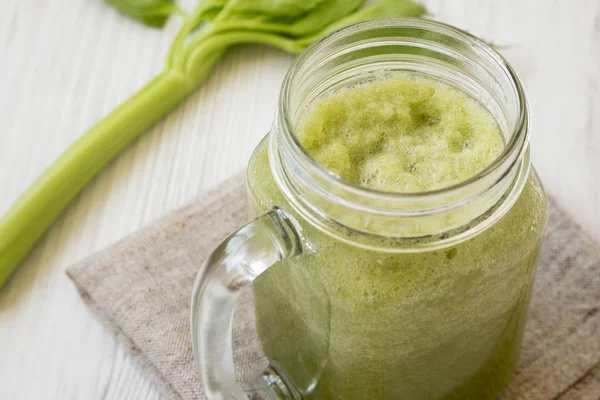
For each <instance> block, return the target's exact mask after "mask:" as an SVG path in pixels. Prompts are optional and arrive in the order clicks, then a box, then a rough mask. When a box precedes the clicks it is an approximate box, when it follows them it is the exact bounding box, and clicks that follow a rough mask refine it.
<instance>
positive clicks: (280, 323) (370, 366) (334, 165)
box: [248, 74, 546, 400]
mask: <svg viewBox="0 0 600 400" xmlns="http://www.w3.org/2000/svg"><path fill="white" fill-rule="evenodd" d="M297 134H298V137H299V139H300V141H301V143H302V144H303V146H304V147H305V148H306V149H307V150H308V152H309V153H310V154H311V155H312V156H313V157H314V158H315V159H316V160H317V162H319V163H320V164H321V165H323V166H324V167H325V168H327V169H329V170H330V171H332V172H333V173H335V174H337V175H339V176H340V177H342V178H343V179H346V180H348V181H350V182H353V183H355V184H357V185H362V186H366V187H370V188H374V189H377V190H383V191H392V192H421V191H428V190H433V189H439V188H443V187H447V186H450V185H453V184H455V183H458V182H461V181H463V180H465V179H468V178H469V177H471V176H473V175H475V174H477V173H478V172H479V171H481V170H482V169H483V168H485V167H486V166H487V165H489V164H490V163H491V162H492V161H493V160H494V159H495V158H496V157H497V156H498V155H499V154H500V152H501V151H502V146H503V142H502V139H501V136H500V134H499V129H498V126H497V124H496V123H495V121H494V119H493V118H492V116H491V115H490V113H489V112H488V111H487V110H485V109H484V108H483V107H482V106H481V105H480V104H479V103H477V102H476V101H475V100H473V99H471V98H469V97H468V96H466V95H465V94H464V93H463V92H461V91H459V90H457V89H455V88H453V87H451V86H448V85H446V84H443V83H441V82H438V81H436V80H433V79H430V78H426V77H418V76H412V75H406V74H395V75H392V76H389V77H388V78H386V79H380V80H376V81H374V82H371V83H368V84H364V85H360V86H355V87H352V88H346V89H343V90H340V91H338V92H336V93H333V94H330V95H328V96H326V97H323V98H320V99H317V100H316V101H314V102H313V104H312V105H311V107H310V108H309V109H308V110H307V112H306V113H305V114H304V115H303V117H302V118H301V119H300V120H299V121H298V124H297ZM248 171H249V172H248V183H249V187H250V191H249V193H250V204H251V210H252V213H253V214H254V215H258V214H262V213H264V212H265V211H267V210H270V209H272V207H273V206H275V205H277V206H280V207H282V208H283V209H285V210H286V211H287V212H290V213H291V214H293V215H294V216H295V217H296V218H297V219H298V221H299V223H300V224H301V225H302V229H303V236H305V237H306V238H307V240H309V241H310V242H311V243H312V246H313V247H314V252H311V253H309V254H304V255H302V256H299V257H294V258H290V259H286V260H284V261H283V262H280V263H279V264H277V265H275V266H273V267H271V268H270V269H269V270H267V271H266V272H265V273H264V274H262V275H261V276H260V277H259V278H258V279H257V280H256V281H255V284H254V297H255V304H256V316H257V328H258V333H259V335H260V338H261V341H262V343H263V348H264V351H265V353H266V354H267V356H269V358H270V359H271V360H272V361H273V362H274V364H275V365H276V366H277V368H278V369H280V370H281V371H283V372H284V373H285V374H286V375H287V376H288V377H289V378H290V380H291V381H292V382H293V383H294V385H295V386H296V387H297V388H298V389H300V391H301V392H302V396H303V398H304V399H320V400H328V399H340V400H342V399H344V400H352V399H373V400H377V399H411V400H415V399H416V400H420V399H423V400H435V399H457V400H458V399H461V400H464V399H478V400H482V399H493V398H495V397H496V396H497V395H498V394H500V392H501V391H502V389H503V388H504V387H505V386H506V384H507V383H508V382H509V380H510V378H511V376H512V374H513V373H514V369H515V365H516V362H517V357H518V352H519V347H520V341H521V336H522V332H523V327H524V322H525V318H526V314H527V308H528V302H529V296H530V293H531V287H532V283H533V277H534V272H535V266H536V260H537V256H538V253H539V245H540V241H541V237H542V234H543V230H544V226H545V221H546V200H545V196H544V194H543V190H542V189H541V186H540V183H539V181H538V180H537V177H536V176H535V174H531V176H530V177H529V180H528V183H527V185H526V186H525V188H524V190H523V192H522V193H521V195H520V197H519V199H518V200H517V202H516V203H515V204H514V206H513V207H512V208H511V209H510V211H509V212H508V213H507V214H506V215H504V216H503V217H502V218H501V219H500V220H499V221H498V222H496V223H495V224H494V225H493V226H492V227H491V228H489V229H487V230H485V231H483V232H482V233H480V234H478V235H476V236H474V237H472V238H471V239H468V240H467V241H464V242H462V243H460V244H458V245H456V246H454V247H450V248H445V249H441V250H436V251H423V252H417V253H384V252H378V251H374V250H366V249H362V248H358V247H354V246H352V245H350V244H347V243H344V242H342V241H340V240H337V239H335V238H333V237H331V236H329V235H327V234H326V233H323V232H321V231H318V230H317V229H316V228H314V227H312V226H311V225H310V224H309V223H308V222H306V221H305V220H303V219H302V217H300V216H299V215H297V214H295V213H294V211H293V210H292V209H291V207H290V206H289V204H288V203H287V201H286V200H285V198H284V196H283V195H282V194H281V192H280V191H279V189H278V188H277V186H276V184H275V182H274V180H273V176H272V175H271V173H270V166H269V160H268V155H267V146H266V142H265V141H263V143H262V144H261V145H260V146H259V148H258V149H257V151H256V153H255V154H254V156H253V158H252V160H251V162H250V166H249V170H248Z"/></svg>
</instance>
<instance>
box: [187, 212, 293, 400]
mask: <svg viewBox="0 0 600 400" xmlns="http://www.w3.org/2000/svg"><path fill="white" fill-rule="evenodd" d="M297 231H298V230H297V229H296V228H295V227H294V224H293V223H292V221H291V220H290V218H289V217H288V216H287V215H286V214H285V213H284V212H283V210H281V209H278V208H275V209H274V210H273V211H270V212H268V213H266V214H264V215H262V216H261V217H259V218H257V219H255V220H253V221H251V222H249V223H248V224H246V225H244V226H243V227H242V228H240V229H239V230H238V231H237V232H235V233H233V234H231V235H230V236H229V237H228V238H227V239H225V240H224V241H223V242H222V243H221V244H220V245H219V246H218V247H217V248H216V249H215V250H214V251H213V253H212V254H211V255H210V256H209V257H208V258H207V259H206V261H205V262H204V264H203V265H202V268H200V271H199V272H198V275H197V276H196V281H195V282H194V289H193V292H192V308H191V324H192V326H191V332H192V345H193V348H194V357H195V360H196V368H197V370H198V372H199V374H200V379H201V381H202V385H203V390H204V394H205V395H206V397H207V398H208V399H209V400H247V399H249V397H248V395H247V394H246V393H245V392H244V391H243V390H242V389H241V388H239V386H238V385H237V383H236V381H235V375H234V366H233V352H232V325H233V313H234V309H235V304H236V302H237V299H238V297H239V295H240V294H241V292H242V290H243V289H245V288H247V287H248V286H250V285H251V284H252V281H254V279H256V278H257V277H258V276H259V275H260V274H261V273H263V272H264V271H266V270H267V269H268V268H269V267H270V266H272V265H274V264H275V263H277V262H278V261H281V260H283V259H284V258H287V257H290V256H295V255H298V254H301V252H302V245H301V240H300V235H299V234H298V233H297ZM266 381H267V382H268V383H269V385H268V386H267V387H266V388H265V389H264V392H261V393H260V395H261V397H259V398H264V399H295V398H296V396H295V394H294V393H295V392H294V391H293V389H290V388H289V387H288V386H287V385H286V384H285V383H284V382H283V381H282V380H281V379H280V378H279V377H278V376H276V375H268V376H266ZM257 394H259V393H256V392H253V399H255V398H256V395H257Z"/></svg>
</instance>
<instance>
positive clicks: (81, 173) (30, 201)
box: [0, 0, 425, 287]
mask: <svg viewBox="0 0 600 400" xmlns="http://www.w3.org/2000/svg"><path fill="white" fill-rule="evenodd" d="M109 2H110V3H111V4H114V5H115V6H118V7H117V8H119V9H120V10H121V11H123V12H125V13H126V14H128V15H131V16H132V17H135V18H141V19H142V20H144V21H145V22H146V23H156V22H160V21H162V19H161V20H160V21H159V20H156V19H155V17H158V18H163V16H164V15H168V13H169V12H171V11H177V10H178V9H176V7H175V6H174V5H172V4H171V1H170V0H156V1H154V2H151V3H146V2H138V1H135V0H109ZM361 3H362V0H327V1H318V0H314V1H307V0H287V1H286V2H274V1H272V0H255V1H253V2H247V1H245V0H204V1H203V2H202V3H200V5H199V6H198V8H197V9H196V10H195V11H194V12H193V13H192V14H190V15H188V16H187V17H186V19H185V21H184V24H183V26H182V28H181V30H180V32H179V33H178V35H177V37H176V38H175V40H174V42H173V45H172V47H171V52H170V53H169V56H168V57H167V63H166V66H165V70H164V72H162V73H161V74H160V75H158V76H157V77H156V78H154V79H153V80H152V81H151V82H150V83H148V84H147V85H146V86H145V87H144V88H143V89H141V90H140V91H139V92H138V93H136V94H135V95H134V96H133V97H131V98H130V99H129V100H127V101H126V102H124V103H123V104H121V105H120V106H119V107H118V108H117V109H115V110H114V111H113V112H112V113H110V114H109V115H108V116H107V117H106V118H105V119H104V120H102V121H100V122H99V123H98V124H97V125H96V126H94V127H93V128H92V129H90V130H89V131H88V132H87V133H86V134H85V135H84V136H82V137H81V138H80V139H79V140H77V141H76V142H75V143H74V144H73V145H71V147H70V148H69V149H67V150H66V151H65V152H64V153H63V154H62V155H61V156H60V158H59V159H58V160H56V161H55V162H54V164H53V165H52V166H50V168H48V169H47V170H46V172H44V173H43V175H42V176H40V177H39V178H38V179H37V181H36V182H35V183H34V184H33V185H32V186H31V187H30V188H29V189H28V190H27V191H26V192H25V193H24V194H23V195H22V196H21V198H19V199H18V200H17V202H16V203H15V205H13V206H12V208H11V209H9V210H8V213H7V214H6V215H5V216H4V217H3V218H2V219H0V287H2V285H3V284H4V282H5V281H6V280H7V279H8V277H9V276H10V275H11V273H12V272H13V271H14V269H15V268H16V266H17V265H18V264H19V262H20V261H21V260H22V259H23V258H25V256H26V255H27V253H28V252H29V250H30V249H31V248H32V247H33V245H34V244H35V243H36V242H37V241H38V240H39V238H40V237H41V236H42V235H43V234H44V232H45V231H46V230H47V229H48V228H49V227H50V225H52V223H53V222H54V221H55V220H56V218H58V216H59V215H60V213H61V212H62V210H64V209H65V208H66V206H67V205H68V204H69V202H71V200H73V198H74V197H75V196H76V195H77V194H78V193H79V191H80V190H81V189H82V188H83V187H84V186H85V184H86V183H87V182H88V181H89V180H90V179H91V178H92V177H93V176H94V175H96V173H98V171H100V169H101V168H102V167H103V166H104V165H106V164H107V163H108V162H109V161H110V160H112V159H113V158H114V157H116V155H117V154H118V153H119V152H120V151H121V150H123V149H124V148H125V147H126V146H127V145H128V144H129V143H131V142H132V141H133V140H134V139H135V138H136V137H137V136H138V135H140V134H141V133H142V132H144V131H145V130H146V129H147V128H148V127H150V126H151V125H152V124H154V123H155V122H157V121H158V120H160V119H161V118H162V117H163V116H165V115H166V114H167V113H168V112H170V111H171V110H172V109H173V108H175V107H176V106H177V105H178V104H179V103H181V102H182V101H183V99H185V98H186V97H187V96H188V95H189V94H191V93H192V92H193V91H194V90H195V89H196V88H198V87H199V86H200V84H201V83H202V82H203V81H204V79H205V78H206V76H207V75H208V73H209V72H210V71H211V70H212V68H213V67H214V65H215V64H216V63H217V62H218V60H219V59H220V58H221V57H222V56H223V54H224V53H225V51H226V50H227V49H228V48H229V47H231V46H233V45H236V44H241V43H250V42H251V43H261V44H267V45H270V46H273V47H277V48H279V49H282V50H284V51H287V52H290V53H299V52H301V51H302V50H303V49H304V48H305V47H306V46H308V45H309V44H310V43H312V42H313V41H315V40H317V39H319V38H320V37H322V36H323V35H325V34H327V33H329V32H331V30H333V29H336V28H339V27H341V26H343V25H346V24H349V23H354V22H358V21H361V20H364V19H369V18H378V17H391V16H402V15H406V16H420V15H422V14H423V13H424V12H425V8H423V7H422V6H420V5H417V4H416V3H413V2H412V1H411V0H380V1H379V2H377V3H375V4H373V5H370V6H367V7H364V8H361V9H358V10H356V8H357V7H358V6H359V5H360V4H361ZM249 7H254V9H253V10H251V9H250V8H249ZM171 8H172V10H171ZM169 10H170V11H169ZM251 11H252V12H251ZM146 17H151V18H150V20H147V19H145V18H146ZM161 23H162V22H161Z"/></svg>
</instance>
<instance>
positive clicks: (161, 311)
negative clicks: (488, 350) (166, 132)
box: [67, 175, 600, 400]
mask: <svg viewBox="0 0 600 400" xmlns="http://www.w3.org/2000/svg"><path fill="white" fill-rule="evenodd" d="M245 196H246V191H245V187H244V179H243V177H242V176H241V175H239V176H236V177H234V178H232V179H230V180H229V181H227V182H225V183H223V184H221V185H220V186H219V187H217V188H216V189H214V190H212V191H210V192H209V193H208V194H206V195H205V196H203V197H202V198H200V199H199V200H198V201H196V202H194V203H192V204H190V205H188V206H186V207H183V208H181V209H179V210H177V211H175V212H173V213H171V214H169V215H167V216H166V217H164V218H162V219H160V220H159V221H157V222H155V223H154V224H152V225H150V226H148V227H146V228H145V229H142V230H141V231H139V232H137V233H135V234H133V235H131V236H130V237H127V238H125V239H123V240H122V241H120V242H118V243H116V244H115V245H113V246H111V247H109V248H107V249H105V250H103V251H101V252H99V253H98V254H95V255H92V256H91V257H89V258H87V259H86V260H84V261H82V262H80V263H79V264H78V265H75V266H73V267H72V268H69V269H68V271H67V273H68V274H69V276H70V277H71V279H72V280H73V282H74V283H75V284H76V285H77V287H78V289H79V290H80V292H81V295H82V297H83V298H84V299H85V300H86V301H88V302H89V304H90V305H91V306H92V307H94V308H95V309H96V310H97V311H99V312H100V313H101V314H102V315H103V316H104V317H105V319H106V320H107V321H108V322H109V324H110V326H111V329H114V330H115V331H116V332H118V333H119V334H120V336H121V337H122V338H123V340H124V343H125V345H126V346H127V349H128V350H129V351H130V353H131V354H132V355H133V356H134V357H136V358H137V359H138V361H139V364H140V365H141V366H142V367H143V368H145V370H146V371H147V372H148V374H150V375H152V376H153V377H154V378H155V379H156V382H157V384H158V385H159V386H160V388H161V389H162V390H163V392H164V393H165V395H166V397H168V398H175V399H186V400H187V399H203V398H204V396H203V394H202V390H201V388H200V384H199V382H198V378H197V377H196V371H195V368H194V363H193V354H192V348H191V341H190V331H189V314H190V312H189V306H190V294H191V288H192V283H193V281H194V277H195V275H196V272H197V270H198V268H199V266H200V265H201V264H202V261H203V260H204V258H205V257H206V255H207V254H209V252H210V251H211V250H212V249H213V248H214V247H215V245H216V244H217V243H218V242H220V241H221V240H222V239H223V238H224V237H225V236H226V235H227V234H228V233H230V232H231V231H233V230H234V229H236V228H237V227H238V226H239V225H241V224H242V223H243V222H244V221H246V219H247V215H246V197H245ZM252 314H253V313H252V298H251V296H250V295H246V297H245V299H244V302H243V303H242V304H240V305H239V306H238V310H237V317H236V324H235V325H236V328H235V332H234V343H235V350H234V352H235V356H236V357H235V358H236V364H237V367H238V372H239V374H241V378H242V380H243V378H244V376H243V375H244V374H246V375H248V376H250V375H252V374H253V373H254V370H256V369H260V368H262V366H264V365H262V364H261V363H264V359H262V355H261V354H260V346H259V345H258V344H257V341H256V337H255V334H254V332H253V331H252V329H250V326H251V324H252V318H253V315H252ZM503 399H526V400H538V399H540V400H547V399H561V400H575V399H577V400H598V399H600V252H599V251H598V246H597V245H596V244H595V243H594V242H593V241H592V240H591V239H590V238H589V237H588V236H586V234H585V233H584V232H582V231H581V229H580V228H579V227H577V226H576V225H575V224H574V223H573V222H572V221H571V220H570V219H569V217H567V216H566V215H565V214H564V213H562V212H561V211H559V210H558V209H557V207H556V205H555V204H553V203H552V202H551V204H550V217H549V223H548V229H547V233H546V238H545V242H544V248H543V251H542V256H541V260H540V267H539V272H538V276H537V281H536V286H535V292H534V296H533V300H532V306H531V312H530V314H529V321H528V324H527V331H526V337H525V342H524V348H523V351H522V356H521V361H520V367H519V371H518V373H517V375H516V377H515V378H514V380H513V382H512V384H511V385H510V387H509V388H508V389H507V391H506V392H505V394H504V396H503Z"/></svg>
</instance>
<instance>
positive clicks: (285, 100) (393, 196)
mask: <svg viewBox="0 0 600 400" xmlns="http://www.w3.org/2000/svg"><path fill="white" fill-rule="evenodd" d="M382 27H390V28H393V27H406V28H418V29H424V30H430V31H436V32H439V33H443V34H450V35H455V37H460V39H463V40H464V41H466V42H467V43H468V44H470V45H471V46H473V47H476V48H478V49H479V50H481V51H483V52H485V53H487V56H489V57H490V58H491V59H493V60H494V61H496V62H497V63H498V65H500V66H501V67H502V70H503V71H504V72H505V73H506V74H507V75H508V76H509V77H510V81H511V83H512V84H513V85H514V86H513V88H514V89H515V93H516V95H517V96H516V98H517V101H518V110H519V115H518V117H517V118H516V123H515V124H514V126H513V127H512V129H511V134H510V139H509V141H508V142H507V143H506V145H505V146H504V148H503V150H502V152H501V153H500V155H498V157H496V159H494V161H492V163H490V164H489V165H488V166H487V167H486V168H484V169H482V170H481V171H479V172H478V173H477V174H475V175H473V176H472V177H470V178H468V179H466V180H464V181H461V182H458V183H456V184H453V185H451V186H447V187H443V188H439V189H435V190H430V191H424V192H410V193H402V192H389V191H383V190H378V189H374V188H369V187H364V186H360V185H358V184H356V183H353V182H350V181H348V180H346V179H343V178H341V177H340V176H338V175H336V174H334V173H332V172H331V171H329V170H328V169H326V168H325V167H323V166H322V165H320V164H319V163H318V162H317V161H316V160H315V159H314V157H313V156H312V155H311V154H310V153H309V152H308V151H307V150H306V149H305V148H304V146H303V145H302V144H301V143H300V140H299V138H298V136H297V135H296V133H295V128H294V124H293V122H292V121H291V113H290V112H289V109H288V105H289V103H290V102H289V98H290V96H291V91H292V89H291V83H292V82H293V80H294V79H295V78H297V74H298V70H299V66H301V65H302V64H303V63H304V62H306V61H307V59H309V58H310V57H312V56H314V54H315V53H316V52H317V51H319V49H320V48H322V47H324V46H327V45H328V44H329V43H332V42H335V41H336V40H339V39H340V38H342V37H345V36H348V35H351V34H356V33H357V32H360V31H366V30H370V29H373V28H382ZM278 114H279V117H280V118H281V122H282V123H283V124H282V125H284V129H283V133H284V135H285V136H286V137H285V139H286V141H288V143H289V144H291V147H293V149H294V153H295V155H296V156H297V157H299V158H300V160H301V162H304V163H306V165H308V166H309V167H310V169H311V171H312V172H314V173H316V174H317V175H318V176H319V177H320V178H321V179H323V180H324V181H327V182H328V183H329V184H331V185H333V186H336V187H338V188H340V189H342V190H344V191H346V192H348V193H351V194H354V195H359V196H362V197H365V198H371V199H377V200H387V201H394V202H398V201H415V200H420V199H421V200H422V199H424V198H431V197H439V196H446V195H452V194H454V193H456V192H458V191H460V190H461V189H463V188H465V187H467V186H470V185H472V184H473V183H476V182H478V181H481V180H483V179H485V178H486V177H488V176H489V175H490V174H491V173H493V172H494V171H496V170H497V169H498V168H502V167H503V168H508V169H510V168H511V167H512V166H514V165H515V164H516V163H517V162H518V160H519V159H521V157H522V155H523V153H524V152H525V150H526V148H527V145H528V143H529V129H528V124H529V107H528V102H527V98H526V95H525V91H524V89H523V86H522V84H521V81H520V79H519V77H518V75H517V74H516V72H515V71H514V69H513V68H512V67H511V65H510V64H509V63H508V61H507V60H506V59H505V58H504V57H503V56H502V55H501V54H500V53H499V52H498V51H496V50H495V49H494V48H493V47H491V46H490V45H488V44H487V43H486V42H485V41H483V40H481V39H479V38H477V37H476V36H474V35H472V34H471V33H469V32H467V31H464V30H462V29H459V28H456V27H454V26H452V25H448V24H445V23H443V22H438V21H432V20H427V19H422V18H412V17H396V18H379V19H373V20H368V21H363V22H358V23H356V24H353V25H349V26H346V27H344V28H342V29H339V30H337V31H334V32H332V33H330V34H329V35H327V36H325V37H323V38H322V39H320V40H319V41H317V42H315V43H313V44H312V45H310V46H309V47H308V48H307V49H306V50H305V51H304V52H303V53H302V54H301V55H300V56H299V57H298V58H297V59H296V60H295V61H294V63H293V64H292V66H291V67H290V69H289V70H288V73H287V74H286V76H285V79H284V82H283V85H282V88H281V92H280V97H279V104H278Z"/></svg>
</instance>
